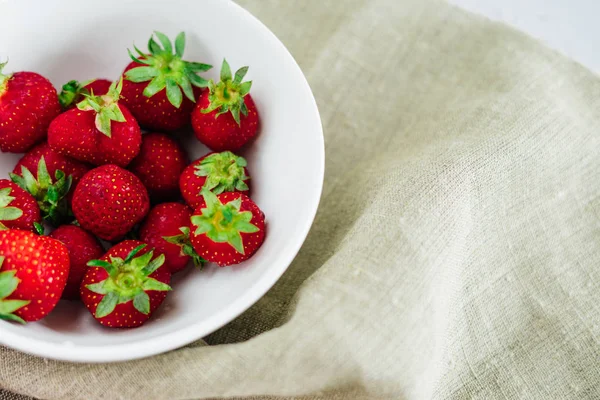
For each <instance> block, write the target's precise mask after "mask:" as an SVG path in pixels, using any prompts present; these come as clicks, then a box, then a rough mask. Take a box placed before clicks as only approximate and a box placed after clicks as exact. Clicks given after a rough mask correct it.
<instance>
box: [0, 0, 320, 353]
mask: <svg viewBox="0 0 600 400" xmlns="http://www.w3.org/2000/svg"><path fill="white" fill-rule="evenodd" d="M222 3H227V5H226V7H230V8H231V9H232V12H238V13H241V14H243V15H244V16H245V18H247V19H248V21H249V23H251V24H254V25H258V27H259V28H260V29H262V30H266V32H268V35H269V36H271V38H272V39H274V43H276V44H277V45H278V46H280V48H281V50H282V51H283V52H284V53H286V54H287V55H288V56H289V57H290V58H291V60H292V61H293V62H292V65H293V68H295V69H296V72H299V73H300V76H301V77H302V79H303V81H304V84H305V85H306V86H307V87H308V89H309V92H310V94H311V96H310V98H311V105H310V107H311V108H312V113H314V115H315V116H316V118H317V128H318V133H319V134H318V140H319V142H320V145H319V147H318V149H315V151H316V155H317V156H318V160H314V161H316V162H318V165H316V167H317V172H318V175H319V182H318V187H317V189H316V190H315V191H314V192H313V194H312V195H311V198H310V204H311V207H312V209H311V210H310V218H308V219H306V221H304V222H303V226H302V227H301V229H300V234H299V235H298V237H299V238H301V240H298V243H297V244H296V246H295V247H293V248H292V249H290V250H289V251H288V256H287V257H286V258H285V261H283V262H281V267H280V268H279V269H276V270H273V271H270V272H271V273H269V274H265V275H263V276H262V277H261V279H259V280H258V281H257V282H256V283H255V284H254V285H253V286H252V287H251V288H250V289H249V290H248V291H247V292H246V293H245V294H244V295H243V296H241V297H239V298H238V299H236V300H235V301H234V302H233V303H232V304H231V305H229V306H228V307H227V308H225V309H223V310H222V311H221V312H219V313H218V314H216V315H214V316H212V317H210V318H208V319H203V320H200V321H198V322H195V323H192V324H191V325H189V326H186V327H185V328H183V329H180V330H178V331H174V332H169V333H165V334H161V335H156V336H153V337H150V338H148V339H142V340H139V341H138V342H135V343H123V344H115V345H111V344H106V345H102V346H89V345H74V344H72V343H70V342H63V343H55V342H45V341H42V340H39V339H34V338H29V337H24V336H21V335H19V334H18V333H16V332H10V331H3V332H2V334H1V335H0V343H1V344H3V345H5V346H7V347H9V348H12V349H15V350H19V351H22V352H24V353H28V354H32V355H36V356H40V357H44V358H49V359H53V360H57V361H69V362H76V363H107V362H124V361H131V360H136V359H141V358H146V357H151V356H154V355H158V354H161V353H165V352H168V351H171V350H175V349H178V348H180V347H183V346H185V345H188V344H190V343H192V342H194V341H197V340H199V339H201V338H203V337H204V336H206V335H209V334H210V333H213V332H215V331H216V330H218V329H220V328H222V327H223V326H225V325H226V324H228V323H229V322H231V321H233V320H234V319H235V318H237V317H239V316H240V315H241V314H242V313H244V312H245V311H246V310H248V309H249V308H250V307H251V306H253V305H254V304H255V303H256V302H257V301H258V300H260V298H262V297H263V296H264V295H265V294H266V293H267V291H269V289H271V288H272V287H273V285H275V283H276V282H277V281H278V280H279V278H281V276H282V275H283V274H284V272H285V271H286V270H287V269H288V268H289V266H290V265H291V263H292V261H293V260H294V259H295V257H296V255H297V254H298V252H299V251H300V249H301V247H302V246H303V244H304V242H305V241H306V237H307V236H308V233H309V231H310V229H311V227H312V224H313V222H314V219H315V217H316V214H317V211H318V208H319V204H320V201H321V195H322V193H323V184H324V180H325V139H324V135H323V124H322V120H321V116H320V113H319V109H318V106H317V102H316V99H315V97H314V94H313V92H312V89H311V88H310V84H309V83H308V80H307V79H306V76H305V75H304V73H303V72H302V69H301V68H300V66H299V65H298V62H297V61H296V59H295V58H294V56H293V55H292V54H291V53H290V51H289V50H288V49H287V47H286V46H285V45H284V44H283V43H282V42H281V40H279V38H278V37H277V36H276V35H275V34H274V33H273V32H272V31H271V30H270V29H269V28H268V27H267V26H266V25H265V24H263V23H262V22H261V21H260V20H259V19H258V18H257V17H255V16H254V15H253V14H252V13H250V12H249V11H248V10H246V9H245V8H243V7H242V6H240V5H238V4H237V3H235V2H233V1H225V2H222ZM315 164H316V163H315Z"/></svg>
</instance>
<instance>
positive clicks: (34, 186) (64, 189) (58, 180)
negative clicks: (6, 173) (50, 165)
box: [10, 157, 73, 226]
mask: <svg viewBox="0 0 600 400" xmlns="http://www.w3.org/2000/svg"><path fill="white" fill-rule="evenodd" d="M34 171H36V172H35V173H36V176H37V178H36V176H34V175H33V173H32V172H31V171H29V169H28V168H26V167H25V166H21V175H17V174H14V173H11V174H10V178H11V179H12V180H13V182H14V183H16V184H17V185H19V187H21V189H23V190H25V191H26V192H28V193H29V194H31V195H32V196H33V198H34V199H35V200H36V201H37V204H38V206H39V208H40V211H41V214H42V218H43V219H44V220H46V221H48V222H50V223H51V224H52V225H54V226H58V225H60V224H62V223H64V222H65V221H66V220H68V219H70V214H71V212H70V210H69V204H68V201H67V195H68V194H69V191H70V190H71V185H72V182H73V178H72V177H71V176H70V175H69V176H66V175H65V174H64V172H63V171H60V170H55V175H54V177H55V179H54V180H53V179H52V176H51V175H50V173H49V172H48V169H47V167H46V161H45V159H44V157H42V158H40V161H39V163H38V165H37V168H36V169H34Z"/></svg>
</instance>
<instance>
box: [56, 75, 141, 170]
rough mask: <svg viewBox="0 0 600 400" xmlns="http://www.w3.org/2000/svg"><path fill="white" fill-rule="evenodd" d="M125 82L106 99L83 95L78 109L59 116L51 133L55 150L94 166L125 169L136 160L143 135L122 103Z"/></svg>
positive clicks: (112, 88) (115, 86) (114, 85)
mask: <svg viewBox="0 0 600 400" xmlns="http://www.w3.org/2000/svg"><path fill="white" fill-rule="evenodd" d="M122 84H123V82H122V81H119V82H115V83H113V84H112V85H111V87H110V90H109V91H108V94H107V95H104V96H91V95H84V96H85V100H83V101H81V102H80V103H77V108H73V109H71V110H68V111H66V112H64V113H62V114H61V115H59V116H58V117H57V118H56V119H54V121H52V123H51V124H50V128H49V130H48V143H49V144H50V147H51V148H52V150H54V151H56V152H58V153H60V154H62V155H65V156H69V157H72V158H75V159H76V160H79V161H84V162H89V163H91V164H94V165H104V164H116V165H119V166H122V167H125V166H126V165H127V164H129V163H130V162H131V160H133V159H134V158H135V156H137V154H138V153H139V151H140V145H141V143H142V134H141V131H140V127H139V125H138V124H137V122H136V120H135V118H133V116H132V115H131V113H130V112H129V111H128V110H127V108H126V107H125V106H124V105H123V104H121V103H120V102H119V96H120V93H121V89H122Z"/></svg>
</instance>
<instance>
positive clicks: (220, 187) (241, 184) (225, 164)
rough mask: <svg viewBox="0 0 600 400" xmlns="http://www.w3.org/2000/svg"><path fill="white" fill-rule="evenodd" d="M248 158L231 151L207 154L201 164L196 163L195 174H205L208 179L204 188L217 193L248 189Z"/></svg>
mask: <svg viewBox="0 0 600 400" xmlns="http://www.w3.org/2000/svg"><path fill="white" fill-rule="evenodd" d="M247 165H248V163H247V162H246V159H244V158H243V157H240V156H236V155H235V154H233V153H232V152H230V151H224V152H222V153H214V154H211V155H208V156H206V157H205V158H204V159H203V160H202V161H201V162H200V164H199V165H196V167H195V168H196V171H195V172H194V174H196V175H197V176H205V177H206V181H205V182H204V186H203V187H202V189H206V190H210V191H211V192H213V193H215V194H221V193H223V192H234V191H236V190H237V191H240V192H243V191H247V190H248V189H249V188H248V185H247V184H246V181H247V180H248V179H250V177H249V176H247V175H246V169H245V167H246V166H247Z"/></svg>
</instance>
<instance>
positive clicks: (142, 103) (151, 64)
mask: <svg viewBox="0 0 600 400" xmlns="http://www.w3.org/2000/svg"><path fill="white" fill-rule="evenodd" d="M154 34H155V35H156V37H157V38H158V41H159V42H160V43H161V45H162V46H161V45H159V44H158V43H156V41H155V40H154V38H153V37H151V38H150V41H149V42H148V50H149V54H144V53H142V52H141V51H140V50H138V49H137V47H134V48H135V50H136V51H137V53H138V57H136V56H134V55H133V54H132V53H131V52H129V56H130V57H131V59H132V60H133V62H132V63H130V64H129V65H128V66H127V68H125V72H124V73H123V78H124V80H125V81H124V83H123V102H124V103H125V105H126V106H127V108H129V110H131V113H132V114H133V115H134V116H135V118H136V119H137V120H138V122H139V123H140V125H141V126H143V127H145V128H147V129H151V130H158V131H167V132H171V131H174V130H177V129H180V128H183V127H184V126H186V125H188V124H189V123H190V114H191V113H192V110H193V109H194V103H195V102H196V98H197V96H198V93H199V91H200V90H199V89H198V88H202V87H206V85H207V83H208V82H207V81H206V80H205V79H203V78H201V77H200V76H198V73H199V72H205V71H208V70H209V69H210V68H212V67H211V66H210V65H207V64H200V63H196V62H189V61H184V60H182V57H183V52H184V48H185V33H184V32H181V33H180V34H179V35H177V38H176V39H175V49H174V50H175V54H173V45H172V43H171V41H170V40H169V38H168V37H167V36H166V35H164V34H162V33H160V32H154ZM182 92H183V95H185V96H183V95H182Z"/></svg>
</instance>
